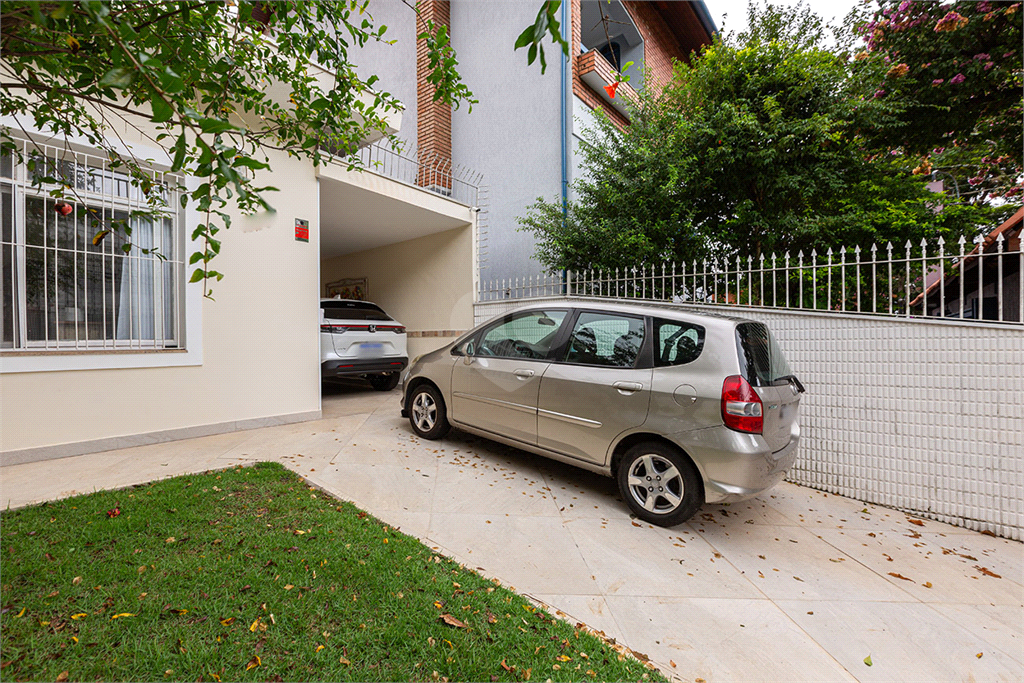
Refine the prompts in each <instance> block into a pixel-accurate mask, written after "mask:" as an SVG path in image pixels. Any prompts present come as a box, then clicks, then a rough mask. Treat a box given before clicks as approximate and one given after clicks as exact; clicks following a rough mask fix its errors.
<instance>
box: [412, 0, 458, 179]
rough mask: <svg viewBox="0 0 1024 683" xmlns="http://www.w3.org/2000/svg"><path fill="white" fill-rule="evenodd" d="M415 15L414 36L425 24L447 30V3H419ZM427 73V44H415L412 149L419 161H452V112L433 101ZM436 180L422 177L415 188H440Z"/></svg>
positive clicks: (434, 0)
mask: <svg viewBox="0 0 1024 683" xmlns="http://www.w3.org/2000/svg"><path fill="white" fill-rule="evenodd" d="M417 7H418V9H419V15H418V17H417V18H416V35H417V36H418V35H420V34H421V33H424V32H425V31H426V30H427V23H426V22H427V21H428V20H429V21H433V22H434V25H435V26H438V25H441V24H444V25H445V26H448V27H449V28H450V27H451V8H450V6H449V4H448V0H420V2H419V3H418V4H417ZM429 74H430V60H429V59H428V57H427V44H426V41H424V40H419V39H417V41H416V146H417V147H418V148H419V154H420V158H421V159H423V158H428V157H432V156H440V157H443V158H445V159H451V158H452V109H451V107H449V106H448V105H446V104H441V103H439V102H434V86H433V85H431V84H430V83H429V82H428V81H427V76H428V75H429ZM448 182H450V180H448V181H441V180H440V179H439V178H436V177H427V176H423V177H421V178H419V179H418V180H417V183H418V184H419V185H440V184H447V183H448Z"/></svg>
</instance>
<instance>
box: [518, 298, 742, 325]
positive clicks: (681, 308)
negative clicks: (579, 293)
mask: <svg viewBox="0 0 1024 683" xmlns="http://www.w3.org/2000/svg"><path fill="white" fill-rule="evenodd" d="M561 306H569V307H571V308H580V309H590V310H600V311H609V312H614V313H632V314H633V315H656V316H660V317H665V318H675V319H681V320H687V321H693V320H695V319H697V320H700V319H703V320H705V321H706V322H708V324H721V323H729V324H730V325H733V326H735V325H738V324H740V323H751V322H757V321H756V320H752V319H750V318H741V317H739V316H735V315H723V314H721V313H713V312H710V311H709V312H704V311H697V310H694V308H695V306H694V305H693V304H689V305H687V304H671V303H668V302H659V303H653V302H652V303H646V302H644V303H632V302H630V303H621V302H618V301H594V300H593V299H577V298H574V297H567V298H564V299H558V300H554V301H546V302H542V303H536V304H529V305H526V306H520V307H517V308H515V309H512V310H509V311H507V312H506V313H505V314H503V315H507V313H512V312H513V311H525V310H531V309H541V310H543V309H550V308H559V307H561Z"/></svg>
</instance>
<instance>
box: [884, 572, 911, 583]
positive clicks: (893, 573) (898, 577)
mask: <svg viewBox="0 0 1024 683" xmlns="http://www.w3.org/2000/svg"><path fill="white" fill-rule="evenodd" d="M889 576H895V577H896V578H897V579H903V580H904V581H909V582H911V583H913V582H914V580H913V579H908V578H907V577H905V576H903V575H902V574H897V573H896V572H889Z"/></svg>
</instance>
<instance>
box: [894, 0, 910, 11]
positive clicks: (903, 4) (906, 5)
mask: <svg viewBox="0 0 1024 683" xmlns="http://www.w3.org/2000/svg"><path fill="white" fill-rule="evenodd" d="M913 4H914V3H912V2H911V1H910V0H903V2H901V3H900V8H899V9H898V10H897V11H898V12H899V13H900V14H902V13H903V12H906V11H907V10H908V9H910V7H911V6H912V5H913Z"/></svg>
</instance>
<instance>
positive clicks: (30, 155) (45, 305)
mask: <svg viewBox="0 0 1024 683" xmlns="http://www.w3.org/2000/svg"><path fill="white" fill-rule="evenodd" d="M21 144H23V145H24V147H23V149H22V153H23V158H24V160H25V161H24V162H23V163H20V164H19V163H16V162H15V160H14V158H13V157H10V156H5V157H3V158H2V159H0V219H2V233H0V248H2V254H0V261H2V275H0V298H2V301H3V322H2V343H0V347H2V348H3V349H5V350H12V349H17V350H27V351H38V350H54V351H62V350H69V349H78V350H90V349H100V350H102V349H118V350H120V349H145V350H159V349H177V348H183V346H184V344H183V335H182V324H183V315H184V310H183V303H182V302H183V295H184V282H185V262H184V259H183V249H184V233H183V232H182V229H183V228H182V221H181V220H180V218H179V217H178V215H176V214H175V213H174V207H177V206H179V201H178V189H177V188H178V181H179V179H178V178H176V177H174V176H171V175H169V174H164V173H161V172H159V171H153V172H152V173H151V178H152V185H151V186H149V185H147V186H146V187H145V188H144V189H143V188H140V187H137V186H135V185H133V184H132V183H131V180H130V177H129V176H128V174H127V173H125V172H123V171H121V170H118V169H116V168H112V167H111V164H110V162H109V160H108V159H107V158H106V157H103V156H99V155H97V154H90V153H87V152H79V151H73V150H69V149H66V148H63V147H56V146H46V145H41V146H36V145H32V144H30V143H28V142H23V143H21ZM43 177H50V178H56V179H59V180H60V181H61V182H62V183H63V184H64V186H65V188H66V191H65V193H64V197H65V198H64V199H55V198H54V197H51V196H50V195H49V190H51V189H52V188H53V187H54V185H52V184H46V185H43V186H42V187H40V186H38V185H36V184H33V181H34V180H35V179H36V178H43ZM152 193H158V196H160V197H162V199H163V200H164V202H165V203H166V206H167V207H170V212H169V213H168V215H167V216H166V217H159V218H153V217H148V216H142V215H139V214H138V212H139V211H142V210H145V209H146V208H147V197H149V196H152ZM115 224H120V225H122V226H126V228H127V229H124V228H122V229H112V227H113V226H114V225H115ZM103 230H110V233H109V234H107V235H106V236H105V238H104V239H102V240H98V241H97V243H96V244H94V243H93V241H94V239H93V238H94V237H95V236H96V235H97V233H99V232H101V231H103ZM129 233H130V234H129Z"/></svg>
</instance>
